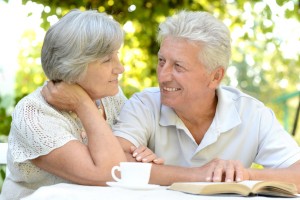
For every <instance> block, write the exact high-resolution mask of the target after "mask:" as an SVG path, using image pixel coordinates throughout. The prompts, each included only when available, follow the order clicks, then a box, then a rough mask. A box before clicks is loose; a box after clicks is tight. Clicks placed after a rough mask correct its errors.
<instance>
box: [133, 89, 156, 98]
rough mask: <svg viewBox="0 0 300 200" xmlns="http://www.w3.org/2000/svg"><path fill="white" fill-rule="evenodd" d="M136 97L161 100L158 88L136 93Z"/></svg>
mask: <svg viewBox="0 0 300 200" xmlns="http://www.w3.org/2000/svg"><path fill="white" fill-rule="evenodd" d="M134 96H138V97H148V98H157V97H159V98H160V90H159V88H158V87H150V88H145V89H144V90H142V91H141V92H137V93H135V94H134Z"/></svg>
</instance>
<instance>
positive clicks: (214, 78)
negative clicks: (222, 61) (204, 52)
mask: <svg viewBox="0 0 300 200" xmlns="http://www.w3.org/2000/svg"><path fill="white" fill-rule="evenodd" d="M224 75H225V69H224V67H218V68H217V69H215V70H213V71H212V72H211V74H210V77H211V80H210V84H209V87H210V88H214V89H215V88H217V87H218V86H219V85H220V83H221V81H222V79H223V77H224Z"/></svg>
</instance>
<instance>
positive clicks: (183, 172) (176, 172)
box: [150, 164, 205, 185]
mask: <svg viewBox="0 0 300 200" xmlns="http://www.w3.org/2000/svg"><path fill="white" fill-rule="evenodd" d="M185 181H186V182H188V181H189V182H193V181H205V174H204V173H201V169H200V168H187V167H177V166H170V165H156V164H153V165H152V169H151V177H150V183H152V184H159V185H171V184H172V183H174V182H185Z"/></svg>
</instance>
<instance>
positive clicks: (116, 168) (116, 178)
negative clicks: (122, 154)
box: [111, 166, 121, 182]
mask: <svg viewBox="0 0 300 200" xmlns="http://www.w3.org/2000/svg"><path fill="white" fill-rule="evenodd" d="M116 170H118V171H121V168H120V167H119V166H114V167H113V168H112V169H111V175H112V177H113V179H114V180H115V181H117V182H119V181H121V179H119V178H118V177H117V176H116V174H115V171H116Z"/></svg>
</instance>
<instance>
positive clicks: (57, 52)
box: [41, 10, 124, 83]
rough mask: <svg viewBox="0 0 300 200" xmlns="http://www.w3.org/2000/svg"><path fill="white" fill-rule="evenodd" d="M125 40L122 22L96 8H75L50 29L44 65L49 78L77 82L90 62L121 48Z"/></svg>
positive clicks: (43, 49)
mask: <svg viewBox="0 0 300 200" xmlns="http://www.w3.org/2000/svg"><path fill="white" fill-rule="evenodd" d="M123 41H124V33H123V30H122V28H121V27H120V24H119V23H118V22H116V21H115V20H114V19H112V17H110V16H108V15H107V14H105V13H99V12H97V11H95V10H89V11H80V10H72V11H70V12H69V13H68V14H66V15H65V16H64V17H62V18H61V19H60V20H59V21H58V22H57V23H55V24H54V25H53V26H51V27H50V29H49V30H48V31H47V33H46V36H45V39H44V43H43V48H42V56H41V59H42V67H43V69H44V72H45V74H46V76H47V77H48V78H49V79H50V80H60V81H65V82H68V83H75V82H77V81H78V80H79V79H80V78H81V77H82V76H83V75H84V74H85V72H86V69H87V66H88V64H89V63H90V62H92V61H95V60H97V59H101V58H103V57H104V56H107V55H109V54H111V53H112V52H113V51H116V50H118V49H119V48H120V47H121V45H122V43H123Z"/></svg>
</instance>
